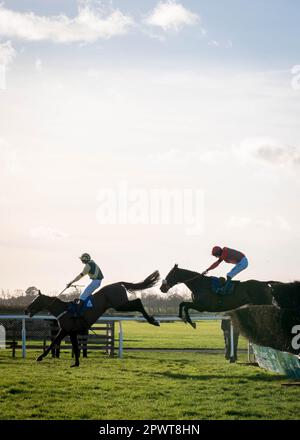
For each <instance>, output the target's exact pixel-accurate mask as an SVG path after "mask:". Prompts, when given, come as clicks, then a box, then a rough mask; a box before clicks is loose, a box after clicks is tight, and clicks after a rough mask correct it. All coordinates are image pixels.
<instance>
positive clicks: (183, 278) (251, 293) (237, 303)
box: [160, 264, 275, 328]
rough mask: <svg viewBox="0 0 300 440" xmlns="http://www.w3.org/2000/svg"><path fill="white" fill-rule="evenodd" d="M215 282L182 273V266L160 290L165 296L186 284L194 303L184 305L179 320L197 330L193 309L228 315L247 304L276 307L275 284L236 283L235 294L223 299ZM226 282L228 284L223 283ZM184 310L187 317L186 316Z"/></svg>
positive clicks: (164, 282)
mask: <svg viewBox="0 0 300 440" xmlns="http://www.w3.org/2000/svg"><path fill="white" fill-rule="evenodd" d="M212 278H213V277H207V276H205V275H202V274H200V273H198V272H193V271H190V270H187V269H181V268H179V267H178V264H175V266H174V267H173V268H172V269H171V270H170V272H169V273H168V275H167V276H166V278H165V279H164V280H162V284H161V287H160V290H161V292H163V293H167V292H168V290H169V289H171V288H172V287H173V286H175V285H176V284H180V283H183V284H185V285H186V286H187V287H188V288H189V289H190V290H191V296H192V301H193V302H185V301H184V302H181V303H180V305H179V318H181V319H182V320H183V321H184V322H188V323H189V324H190V325H191V326H192V327H193V328H196V324H195V323H194V322H193V321H192V320H191V318H190V315H189V309H194V310H197V311H198V312H226V311H228V310H232V309H236V308H238V307H241V306H243V305H245V304H272V300H273V296H272V284H273V283H275V282H274V281H264V282H262V281H256V280H249V281H244V282H241V281H233V282H232V284H233V289H234V290H233V293H231V294H230V295H225V296H223V295H222V296H221V295H218V294H216V293H215V292H214V291H213V290H212ZM223 282H225V280H224V279H223ZM183 310H184V316H183Z"/></svg>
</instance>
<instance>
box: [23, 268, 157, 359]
mask: <svg viewBox="0 0 300 440" xmlns="http://www.w3.org/2000/svg"><path fill="white" fill-rule="evenodd" d="M159 277H160V275H159V272H158V271H155V272H153V273H152V274H151V275H149V276H148V277H147V278H145V280H144V281H142V282H140V283H128V282H124V281H120V282H117V283H113V284H109V285H107V286H105V287H103V288H101V289H100V290H98V291H97V292H96V293H94V295H93V296H92V302H93V307H92V308H87V309H85V310H84V312H83V315H82V317H80V318H74V317H73V316H72V313H71V312H70V311H69V304H70V302H65V301H62V300H61V299H60V298H58V297H50V296H47V295H43V294H42V293H41V292H40V291H39V292H38V296H37V297H36V298H35V299H34V300H33V301H32V303H31V304H30V305H29V306H28V307H27V308H26V310H25V313H26V314H27V315H29V317H32V316H34V315H35V314H36V313H38V312H39V311H41V310H46V311H48V312H50V313H51V314H52V315H53V316H55V317H56V319H57V320H58V323H59V327H60V330H59V332H58V334H57V335H56V337H55V338H54V339H53V341H52V342H51V344H50V346H49V347H47V349H46V350H45V351H44V352H43V353H42V354H41V355H40V356H39V357H38V358H37V361H38V362H40V361H42V360H43V359H44V357H46V356H47V355H48V353H49V352H50V351H51V350H52V348H54V347H55V346H57V345H59V344H60V342H61V341H62V340H63V338H64V337H65V336H67V335H69V336H70V339H71V343H72V347H73V351H74V356H75V364H74V365H71V367H79V349H78V338H77V335H78V333H82V332H84V331H86V330H87V329H89V328H90V327H91V326H92V325H93V324H94V323H95V322H96V321H97V319H98V318H99V317H100V316H101V315H103V313H104V312H105V311H106V310H108V309H110V308H114V309H115V310H116V311H117V312H140V313H142V315H143V316H144V318H145V319H146V320H147V322H148V323H149V324H152V325H155V326H159V325H160V324H159V322H158V321H156V320H155V318H154V317H153V316H149V315H148V313H147V312H146V310H145V309H144V306H143V304H142V301H141V300H140V299H139V298H137V299H134V300H131V301H130V300H129V299H128V291H129V292H130V291H136V290H144V289H149V288H150V287H153V286H154V285H155V284H156V283H157V281H158V279H159Z"/></svg>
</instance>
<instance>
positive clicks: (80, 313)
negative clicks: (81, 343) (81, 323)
mask: <svg viewBox="0 0 300 440" xmlns="http://www.w3.org/2000/svg"><path fill="white" fill-rule="evenodd" d="M83 305H84V301H82V299H80V300H79V303H78V305H77V316H78V318H80V317H81V316H82V312H83Z"/></svg>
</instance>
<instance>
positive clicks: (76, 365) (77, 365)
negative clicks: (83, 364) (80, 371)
mask: <svg viewBox="0 0 300 440" xmlns="http://www.w3.org/2000/svg"><path fill="white" fill-rule="evenodd" d="M73 367H79V364H74V365H71V368H73Z"/></svg>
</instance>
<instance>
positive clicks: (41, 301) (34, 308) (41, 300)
mask: <svg viewBox="0 0 300 440" xmlns="http://www.w3.org/2000/svg"><path fill="white" fill-rule="evenodd" d="M45 298H46V297H45V295H42V294H41V291H40V290H39V291H38V296H37V297H36V298H34V300H33V301H32V302H31V303H30V304H29V306H28V307H27V308H26V309H25V310H24V312H25V314H26V315H28V316H29V317H30V318H32V316H34V315H35V314H36V313H38V312H40V311H41V310H43V309H44V308H45V307H44V306H45Z"/></svg>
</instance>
